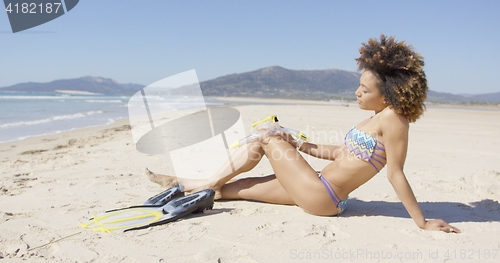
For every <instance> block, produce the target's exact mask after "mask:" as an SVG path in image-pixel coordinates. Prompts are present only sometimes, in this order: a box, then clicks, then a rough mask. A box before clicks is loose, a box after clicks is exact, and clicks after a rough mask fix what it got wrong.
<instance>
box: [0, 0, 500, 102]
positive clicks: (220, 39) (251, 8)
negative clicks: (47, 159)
mask: <svg viewBox="0 0 500 263" xmlns="http://www.w3.org/2000/svg"><path fill="white" fill-rule="evenodd" d="M498 10H500V1H495V0H491V1H411V2H410V1H257V0H255V1H223V0H218V1H215V0H214V1H208V0H207V1H159V0H150V1H138V0H136V1H132V0H105V1H102V0H101V1H98V0H82V1H80V2H79V4H78V5H77V6H76V7H75V8H74V9H73V10H71V11H70V12H68V13H67V14H66V15H64V16H62V17H60V18H58V19H55V20H53V21H51V22H48V23H46V24H44V25H41V26H38V27H35V28H32V29H29V30H26V31H23V32H19V33H16V34H13V33H12V31H11V28H10V24H9V21H8V17H7V14H6V12H5V11H1V12H0V47H1V53H0V87H3V86H8V85H12V84H16V83H20V82H28V81H34V82H48V81H52V80H55V79H64V78H77V77H82V76H88V75H90V76H102V77H108V78H113V79H115V80H116V81H118V82H120V83H129V82H133V83H139V84H144V85H148V84H151V83H153V82H155V81H157V80H160V79H163V78H165V77H168V76H171V75H174V74H177V73H180V72H183V71H186V70H190V69H196V71H197V74H198V78H199V80H200V81H204V80H208V79H213V78H216V77H219V76H224V75H228V74H232V73H242V72H247V71H252V70H256V69H259V68H263V67H268V66H273V65H279V66H283V67H285V68H288V69H303V70H313V69H330V68H335V69H343V70H349V71H356V69H357V65H356V62H355V61H354V58H356V57H358V56H359V52H358V49H359V47H360V46H361V43H362V42H366V41H367V40H368V39H369V38H373V37H378V36H380V34H381V33H384V34H386V35H394V36H396V37H397V38H399V39H400V40H407V42H408V43H410V44H412V45H414V46H415V47H417V51H418V52H420V53H422V54H423V55H424V57H425V62H426V66H425V71H426V73H427V76H428V81H429V87H430V89H431V90H434V91H440V92H451V93H492V92H500V78H498V77H497V75H499V73H498V70H499V67H498V64H499V61H500V48H499V47H498V46H499V45H500V33H499V32H500V30H499V28H500V16H499V15H498Z"/></svg>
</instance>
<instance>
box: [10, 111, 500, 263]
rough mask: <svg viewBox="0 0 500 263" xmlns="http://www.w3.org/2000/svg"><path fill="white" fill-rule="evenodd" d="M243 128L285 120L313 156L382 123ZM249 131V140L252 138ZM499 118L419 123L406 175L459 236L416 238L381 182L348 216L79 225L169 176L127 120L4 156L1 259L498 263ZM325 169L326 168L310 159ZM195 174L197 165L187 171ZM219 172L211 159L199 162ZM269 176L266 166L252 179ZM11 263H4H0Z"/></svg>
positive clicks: (314, 119)
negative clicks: (147, 172)
mask: <svg viewBox="0 0 500 263" xmlns="http://www.w3.org/2000/svg"><path fill="white" fill-rule="evenodd" d="M235 108H236V109H238V110H239V111H240V113H241V116H242V119H243V121H244V123H245V124H246V125H250V124H251V123H252V122H254V121H256V120H259V119H261V118H263V117H266V116H269V115H278V117H279V118H280V121H281V124H282V125H283V126H285V127H290V128H294V129H297V130H301V131H303V132H304V133H305V134H307V135H308V136H310V137H311V141H312V142H313V143H320V144H322V143H330V144H340V143H342V140H343V136H344V135H345V133H346V132H347V131H348V130H349V129H350V128H351V127H353V126H355V125H357V124H358V123H359V122H360V121H362V120H363V119H365V118H368V117H370V116H371V115H372V114H373V113H372V112H367V111H362V110H360V109H359V108H358V107H357V105H354V104H353V105H351V106H350V107H342V106H339V105H338V104H336V103H323V102H322V103H317V104H316V105H307V106H304V105H293V104H289V105H265V106H262V105H243V106H236V107H235ZM247 131H248V129H247ZM499 138H500V111H499V110H477V109H453V108H451V109H450V108H437V107H430V108H428V110H427V111H426V112H425V114H424V116H423V117H422V118H421V119H420V120H418V121H417V122H416V123H414V124H411V128H410V142H409V149H408V156H407V161H406V165H405V173H406V176H407V178H408V181H409V182H410V184H411V186H412V188H413V191H414V193H415V196H416V197H417V200H418V201H419V203H420V205H421V208H422V211H423V212H424V215H425V216H426V218H428V219H437V218H442V219H444V220H445V221H447V222H449V223H450V224H451V225H453V226H456V227H458V228H459V229H461V230H462V232H463V233H461V234H446V233H443V232H427V231H423V230H421V229H419V228H418V227H417V226H416V225H415V223H414V222H413V220H412V219H411V218H410V217H409V215H408V213H407V212H406V210H405V209H404V207H403V205H402V204H401V203H400V202H399V200H398V198H397V196H396V194H395V193H394V190H393V189H392V187H391V185H390V183H389V182H388V180H387V177H386V170H385V169H384V170H382V171H381V172H380V173H379V174H378V175H376V176H375V177H374V178H373V179H372V180H371V181H369V182H368V183H366V184H365V185H363V186H361V187H360V188H358V189H357V190H355V191H354V192H352V193H351V195H350V200H349V205H348V207H347V210H346V211H345V212H344V213H343V214H342V215H341V216H339V217H319V216H313V215H310V214H307V213H306V212H304V211H303V210H302V209H300V208H298V207H295V206H282V205H272V204H265V203H260V202H252V201H221V202H215V205H214V209H213V210H211V211H206V212H205V213H203V214H197V215H192V216H189V217H187V218H185V219H183V220H179V221H176V222H173V223H169V224H166V225H160V226H156V227H150V228H147V229H142V230H136V231H129V232H125V233H123V234H107V233H98V232H93V231H92V230H89V229H84V228H81V227H80V226H79V225H78V222H81V221H84V220H85V219H87V218H90V217H92V216H93V214H95V213H99V212H103V211H106V210H110V209H114V208H122V207H127V206H132V205H139V204H142V203H143V202H144V201H145V200H146V199H148V198H149V197H151V196H153V195H155V194H156V193H159V192H161V191H162V190H163V189H162V188H161V187H160V186H158V185H156V184H153V183H151V182H150V181H149V180H148V179H147V178H146V176H144V175H143V171H144V168H145V167H149V168H151V170H153V171H156V172H162V171H164V170H166V169H167V168H166V167H164V165H163V164H162V163H163V162H162V156H161V155H148V154H143V153H140V152H138V151H137V150H136V149H135V145H134V142H133V140H132V136H131V131H130V126H129V123H128V120H127V119H122V120H118V121H116V122H115V123H113V124H111V125H107V126H98V127H92V128H86V129H79V130H74V131H69V132H63V133H59V134H53V135H46V136H40V137H33V138H28V139H25V140H22V141H14V142H7V143H2V144H0V173H1V176H0V180H1V181H0V182H1V184H0V259H3V260H5V261H6V262H25V260H29V262H141V263H145V262H146V263H147V262H214V263H215V262H224V263H226V262H464V261H466V260H467V261H468V262H498V261H499V260H500V251H499V250H500V204H499V200H500V194H499V192H500V158H499V152H498V151H499V149H500V140H499ZM307 159H308V160H309V161H310V164H311V165H312V167H314V168H315V169H317V170H321V169H322V168H323V167H325V166H326V165H327V164H328V162H327V161H324V160H319V159H316V158H313V157H310V158H307ZM188 161H190V160H188ZM192 161H196V162H210V159H209V158H207V159H205V160H192ZM270 173H272V170H271V167H270V165H269V163H268V161H267V160H266V159H263V160H262V162H261V163H260V164H259V165H258V166H257V167H256V168H255V169H254V170H252V171H251V172H248V173H246V174H241V175H240V176H239V177H245V176H264V175H267V174H270ZM0 261H1V260H0Z"/></svg>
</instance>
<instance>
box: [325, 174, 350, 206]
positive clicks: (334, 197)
mask: <svg viewBox="0 0 500 263" xmlns="http://www.w3.org/2000/svg"><path fill="white" fill-rule="evenodd" d="M318 176H319V179H321V181H322V182H323V184H324V185H325V187H326V189H327V190H328V193H329V194H330V197H331V198H332V200H333V202H334V203H335V205H336V206H337V211H338V214H337V215H340V214H341V213H342V212H344V210H345V208H346V206H347V199H348V198H349V196H348V197H347V198H346V199H345V201H342V200H340V198H339V197H338V196H337V194H336V193H335V191H334V190H333V188H332V186H331V185H330V183H329V182H328V181H327V180H326V179H325V178H323V176H322V175H321V173H318Z"/></svg>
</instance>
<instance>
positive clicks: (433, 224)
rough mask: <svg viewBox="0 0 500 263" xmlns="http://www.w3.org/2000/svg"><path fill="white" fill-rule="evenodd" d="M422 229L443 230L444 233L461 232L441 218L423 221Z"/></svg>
mask: <svg viewBox="0 0 500 263" xmlns="http://www.w3.org/2000/svg"><path fill="white" fill-rule="evenodd" d="M422 229H424V230H428V231H444V232H446V233H461V232H462V231H460V229H458V228H456V227H452V226H450V225H448V223H446V222H445V221H443V220H441V219H437V220H429V221H427V222H425V225H424V227H423V228H422Z"/></svg>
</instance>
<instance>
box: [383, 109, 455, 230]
mask: <svg viewBox="0 0 500 263" xmlns="http://www.w3.org/2000/svg"><path fill="white" fill-rule="evenodd" d="M380 117H381V118H380V125H381V130H382V134H383V137H384V142H385V144H384V146H385V152H386V156H387V178H388V179H389V182H390V183H391V185H392V187H393V188H394V191H395V192H396V194H397V196H398V198H399V199H400V200H401V202H402V203H403V205H404V206H405V208H406V210H407V211H408V213H409V214H410V216H411V218H412V219H413V221H415V223H416V224H417V226H418V227H420V228H422V229H425V230H440V231H444V232H457V233H459V232H460V230H459V229H457V228H455V227H452V226H450V225H448V224H447V223H446V222H444V221H443V220H431V221H426V220H425V217H424V215H423V214H422V210H420V206H419V205H418V202H417V200H416V198H415V195H414V194H413V191H412V189H411V187H410V184H409V183H408V181H407V180H406V176H405V174H404V172H403V166H404V163H405V160H406V152H407V149H408V130H409V123H408V121H406V119H404V118H402V117H401V116H399V115H398V114H396V113H395V112H393V111H386V112H384V114H383V115H381V116H380Z"/></svg>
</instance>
